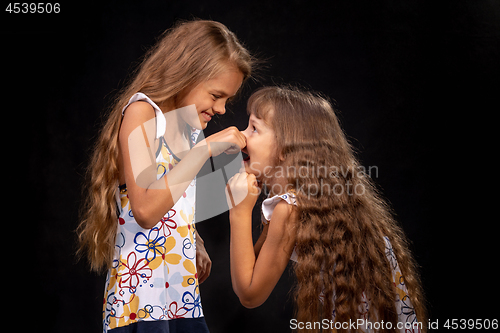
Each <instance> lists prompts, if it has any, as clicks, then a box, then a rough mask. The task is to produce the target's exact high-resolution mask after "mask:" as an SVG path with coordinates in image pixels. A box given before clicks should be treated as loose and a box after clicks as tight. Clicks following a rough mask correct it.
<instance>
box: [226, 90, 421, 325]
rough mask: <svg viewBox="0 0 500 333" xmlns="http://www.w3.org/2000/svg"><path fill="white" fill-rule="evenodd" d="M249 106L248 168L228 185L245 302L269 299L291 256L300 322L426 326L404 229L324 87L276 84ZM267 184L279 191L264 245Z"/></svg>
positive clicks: (236, 278)
mask: <svg viewBox="0 0 500 333" xmlns="http://www.w3.org/2000/svg"><path fill="white" fill-rule="evenodd" d="M248 113H249V114H250V120H249V123H248V128H247V129H246V130H245V131H244V132H243V134H244V135H245V137H246V138H247V146H246V147H245V148H244V149H243V152H245V153H246V154H248V157H247V158H246V159H245V162H244V166H245V171H243V170H241V171H242V172H241V173H238V174H236V175H235V176H234V177H233V178H232V179H231V180H230V181H229V183H228V191H227V195H228V198H229V199H230V198H231V196H232V197H236V198H239V199H237V200H236V201H235V202H237V201H241V202H240V203H239V204H237V205H236V206H235V207H233V208H232V209H231V210H230V221H231V247H230V250H231V278H232V283H233V289H234V291H235V293H236V294H237V295H238V297H239V299H240V301H241V303H242V304H243V305H244V306H246V307H248V308H253V307H257V306H259V305H261V304H262V303H263V302H264V301H265V300H266V299H267V297H268V296H269V294H270V293H271V291H272V290H273V288H274V286H275V285H276V283H277V282H278V280H279V278H280V276H281V274H282V273H283V271H284V270H285V267H286V266H287V263H288V261H289V260H290V259H291V260H293V261H294V271H295V275H296V279H297V282H296V288H295V291H294V299H295V305H296V318H294V319H293V320H291V321H290V328H292V329H297V330H298V331H307V332H318V331H321V330H323V331H325V332H330V331H335V330H337V331H338V332H341V331H350V332H374V331H380V332H419V331H420V330H422V331H423V330H425V310H424V302H423V299H422V292H421V287H420V282H419V277H418V275H417V272H416V269H415V264H414V261H413V259H412V256H411V254H410V251H409V250H408V244H407V241H406V239H405V236H404V234H403V231H402V229H401V228H400V227H399V226H398V224H397V223H396V222H395V221H394V219H393V217H392V215H391V213H390V210H389V208H388V206H387V204H386V203H385V202H384V200H383V199H382V198H381V196H380V195H379V194H378V193H377V191H376V189H375V187H374V186H373V183H372V180H371V179H370V178H369V177H368V176H367V175H366V174H365V173H364V172H363V169H362V168H361V167H360V165H359V163H358V161H357V160H356V158H355V157H354V154H353V151H352V148H351V147H350V145H349V143H348V142H347V140H346V137H345V135H344V133H343V131H342V129H341V128H340V126H339V122H338V120H337V117H336V115H335V112H334V110H333V108H332V106H331V104H330V103H329V102H328V101H327V100H326V99H325V98H323V97H321V96H319V95H317V94H313V93H309V92H304V91H300V90H297V89H289V88H279V87H267V88H263V89H260V90H258V91H256V92H255V93H254V94H253V95H252V96H251V97H250V99H249V101H248ZM259 184H263V185H265V186H266V187H267V189H268V190H269V192H270V193H269V197H268V199H266V200H264V202H263V204H262V216H263V217H262V222H263V230H262V233H261V235H260V237H259V239H258V240H257V242H256V244H255V246H254V245H253V242H252V230H251V229H252V228H251V225H252V222H251V215H252V214H251V212H252V208H253V206H254V205H255V202H256V199H257V196H258V194H259V192H260V189H259ZM246 193H249V194H248V195H246ZM242 197H243V198H244V199H243V200H241V198H242ZM229 199H228V201H229ZM233 201H234V200H233ZM384 323H385V324H384ZM284 329H285V328H284Z"/></svg>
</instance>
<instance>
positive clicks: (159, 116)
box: [122, 92, 167, 139]
mask: <svg viewBox="0 0 500 333" xmlns="http://www.w3.org/2000/svg"><path fill="white" fill-rule="evenodd" d="M137 101H143V102H147V103H149V104H151V106H152V107H153V108H154V109H155V113H156V138H157V139H158V138H160V137H162V136H163V135H164V134H165V130H166V128H167V122H166V121H165V116H164V115H163V112H162V111H161V109H160V107H159V106H158V105H156V103H155V102H153V101H152V100H151V99H150V98H149V97H148V96H146V95H145V94H143V93H141V92H139V93H136V94H134V96H132V97H131V98H130V99H129V101H128V103H127V105H126V106H125V107H124V108H123V110H122V116H123V115H124V114H125V110H126V109H127V108H128V106H129V105H130V104H132V103H134V102H137Z"/></svg>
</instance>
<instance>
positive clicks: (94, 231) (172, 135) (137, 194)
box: [78, 20, 253, 332]
mask: <svg viewBox="0 0 500 333" xmlns="http://www.w3.org/2000/svg"><path fill="white" fill-rule="evenodd" d="M252 65H253V58H252V57H251V56H250V54H249V53H248V51H247V50H246V49H245V48H244V47H243V46H242V45H241V44H240V42H239V41H238V39H237V38H236V36H235V35H234V34H233V33H232V32H231V31H229V30H228V29H227V27H225V26H224V25H223V24H221V23H218V22H213V21H202V20H194V21H189V22H181V23H178V24H177V25H176V26H174V27H173V28H172V29H169V30H167V31H166V32H165V33H164V34H163V35H162V37H161V39H160V40H159V41H158V42H157V44H156V45H155V46H154V47H153V48H152V49H151V50H150V51H149V52H148V53H147V54H146V56H145V58H144V60H143V62H142V63H141V65H140V66H139V68H138V69H137V71H136V72H135V74H134V75H133V76H132V78H131V81H130V83H129V84H128V85H127V86H126V87H125V88H124V89H123V91H122V92H121V93H120V94H119V96H118V98H117V99H116V100H115V103H114V105H113V107H112V108H111V110H110V113H109V115H108V118H107V121H106V123H105V125H104V128H103V129H102V131H101V134H100V136H99V138H98V140H97V143H96V145H95V148H94V152H93V154H92V158H91V161H90V165H89V181H88V186H87V188H88V190H87V193H86V196H85V205H84V207H83V209H82V211H83V216H82V221H81V224H80V226H79V228H78V233H79V240H80V251H79V252H80V253H82V254H83V253H86V255H87V258H88V260H89V262H90V265H91V268H92V269H93V270H95V271H102V270H108V275H107V279H106V287H105V296H104V301H103V325H104V331H105V332H107V331H109V332H187V331H189V332H207V331H208V329H207V326H206V323H205V320H204V317H203V311H202V307H201V301H200V295H199V287H198V285H199V283H201V282H203V280H204V279H206V277H207V276H208V275H209V273H210V264H211V262H210V259H209V257H208V255H207V254H206V251H205V250H204V247H203V241H202V240H201V237H200V236H199V235H198V234H197V233H196V230H195V225H194V214H195V202H194V200H195V185H196V183H195V176H196V174H197V173H198V171H199V170H200V169H201V167H202V166H203V164H204V163H205V162H206V161H207V159H208V158H209V157H210V156H216V155H218V154H220V153H222V152H226V153H234V152H239V151H240V149H241V148H243V147H244V146H245V137H244V136H243V135H242V134H241V133H240V132H239V131H238V130H237V129H236V128H235V127H232V128H228V129H225V130H223V131H221V132H219V133H216V134H213V135H211V136H210V137H208V138H206V139H203V140H201V138H199V137H198V136H199V135H200V133H201V130H202V129H204V128H205V127H206V126H207V124H208V122H209V121H210V120H211V118H212V117H213V116H214V115H215V114H218V115H223V114H224V113H225V104H226V102H227V101H228V99H229V98H231V97H232V96H234V95H235V94H236V93H237V92H238V91H239V90H240V87H241V85H242V83H243V81H245V80H246V79H247V78H248V77H249V76H250V75H251V72H252Z"/></svg>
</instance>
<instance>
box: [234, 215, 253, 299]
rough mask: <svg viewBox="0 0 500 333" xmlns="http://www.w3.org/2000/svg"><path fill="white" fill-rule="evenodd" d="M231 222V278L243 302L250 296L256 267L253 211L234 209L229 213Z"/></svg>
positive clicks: (235, 290)
mask: <svg viewBox="0 0 500 333" xmlns="http://www.w3.org/2000/svg"><path fill="white" fill-rule="evenodd" d="M229 219H230V220H231V222H233V221H238V223H231V242H230V262H231V280H232V284H233V289H234V292H235V293H236V295H238V297H239V298H240V300H241V301H242V302H243V299H245V298H249V296H251V295H248V292H249V288H250V286H251V284H252V276H253V270H254V267H255V254H254V249H253V240H252V213H251V212H238V211H235V209H232V210H231V211H230V213H229Z"/></svg>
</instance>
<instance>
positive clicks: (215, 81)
mask: <svg viewBox="0 0 500 333" xmlns="http://www.w3.org/2000/svg"><path fill="white" fill-rule="evenodd" d="M242 82H243V74H242V73H241V72H240V71H238V70H236V69H233V68H230V69H227V70H225V71H223V72H222V73H220V74H219V75H217V76H215V77H214V78H212V79H210V80H206V81H203V82H201V83H199V84H198V85H196V86H195V87H194V88H193V89H190V90H189V91H187V93H186V92H185V93H181V94H180V96H179V100H180V103H179V105H177V108H181V107H184V106H188V105H192V104H194V105H196V111H197V113H196V115H194V114H189V113H181V117H182V118H183V120H184V121H185V122H186V123H188V124H189V125H190V126H191V127H194V128H196V129H199V130H202V129H205V128H206V127H207V124H208V122H209V121H210V120H211V119H212V117H213V116H214V115H215V114H221V115H222V114H224V113H226V108H225V105H226V102H227V101H228V99H229V98H231V97H233V96H234V95H235V94H236V92H237V91H238V89H239V88H240V86H241V83H242ZM200 125H201V126H200Z"/></svg>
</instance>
